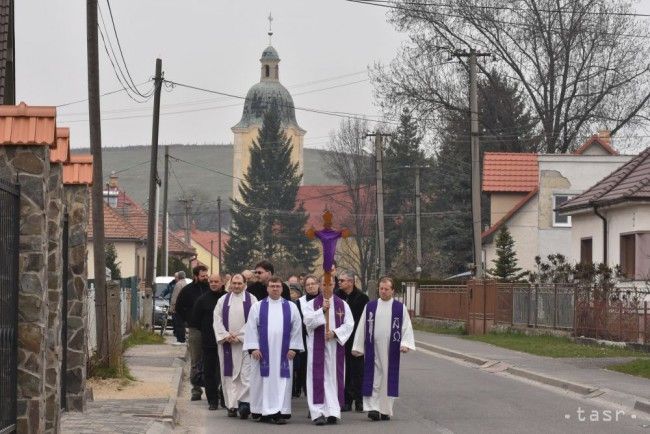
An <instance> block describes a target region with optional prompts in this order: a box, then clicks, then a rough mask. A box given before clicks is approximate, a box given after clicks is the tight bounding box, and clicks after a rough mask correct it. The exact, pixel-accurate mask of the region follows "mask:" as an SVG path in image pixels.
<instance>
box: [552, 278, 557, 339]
mask: <svg viewBox="0 0 650 434" xmlns="http://www.w3.org/2000/svg"><path fill="white" fill-rule="evenodd" d="M553 328H557V283H554V284H553Z"/></svg>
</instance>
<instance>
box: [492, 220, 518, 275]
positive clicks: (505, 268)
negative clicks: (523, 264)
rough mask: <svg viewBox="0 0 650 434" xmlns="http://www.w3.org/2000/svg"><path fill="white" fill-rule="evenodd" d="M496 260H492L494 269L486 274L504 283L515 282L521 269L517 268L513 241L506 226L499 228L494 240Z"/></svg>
mask: <svg viewBox="0 0 650 434" xmlns="http://www.w3.org/2000/svg"><path fill="white" fill-rule="evenodd" d="M495 246H496V253H497V258H496V259H493V260H492V262H494V268H492V269H490V270H488V272H489V273H490V274H491V275H493V276H495V277H497V278H498V279H499V280H502V281H504V282H512V281H514V280H517V279H518V278H519V277H521V275H520V271H521V268H519V267H517V253H516V252H515V241H514V240H513V239H512V235H510V231H509V230H508V227H507V226H506V225H503V226H501V229H499V233H498V234H497V237H496V240H495Z"/></svg>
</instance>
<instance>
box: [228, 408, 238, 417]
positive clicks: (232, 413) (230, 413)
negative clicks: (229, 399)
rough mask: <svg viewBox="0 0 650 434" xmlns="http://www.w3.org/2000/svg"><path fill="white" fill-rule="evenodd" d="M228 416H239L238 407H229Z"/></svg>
mask: <svg viewBox="0 0 650 434" xmlns="http://www.w3.org/2000/svg"><path fill="white" fill-rule="evenodd" d="M228 417H237V409H236V408H229V409H228Z"/></svg>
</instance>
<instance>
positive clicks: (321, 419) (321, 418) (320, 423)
mask: <svg viewBox="0 0 650 434" xmlns="http://www.w3.org/2000/svg"><path fill="white" fill-rule="evenodd" d="M326 423H327V420H326V419H325V416H318V417H317V418H316V419H314V425H317V426H323V425H325V424H326Z"/></svg>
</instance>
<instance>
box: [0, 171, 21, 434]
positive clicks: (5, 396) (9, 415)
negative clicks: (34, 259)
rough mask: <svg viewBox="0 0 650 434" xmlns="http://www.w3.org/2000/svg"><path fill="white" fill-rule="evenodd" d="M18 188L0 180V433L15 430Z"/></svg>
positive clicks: (18, 233) (18, 231)
mask: <svg viewBox="0 0 650 434" xmlns="http://www.w3.org/2000/svg"><path fill="white" fill-rule="evenodd" d="M19 235H20V188H19V187H18V185H13V184H10V183H8V182H6V181H3V180H2V179H0V246H2V247H1V248H0V397H2V398H1V399H2V403H1V404H0V434H4V433H10V432H14V431H15V430H16V401H17V396H18V390H17V372H18V369H17V364H18V358H17V354H18V333H17V328H18V239H19Z"/></svg>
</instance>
